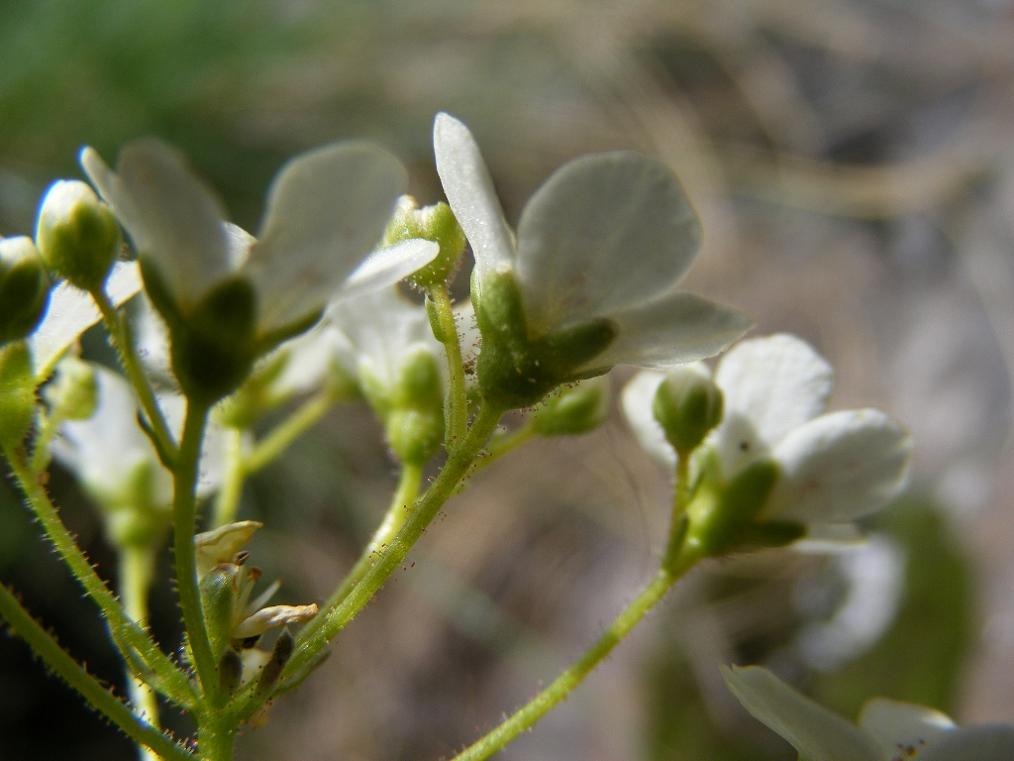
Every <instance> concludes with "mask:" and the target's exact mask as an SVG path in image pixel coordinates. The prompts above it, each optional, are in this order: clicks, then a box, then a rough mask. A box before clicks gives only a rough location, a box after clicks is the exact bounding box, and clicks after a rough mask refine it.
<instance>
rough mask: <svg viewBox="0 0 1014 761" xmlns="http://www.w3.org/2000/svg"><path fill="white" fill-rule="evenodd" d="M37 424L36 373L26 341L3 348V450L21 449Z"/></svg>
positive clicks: (0, 380)
mask: <svg viewBox="0 0 1014 761" xmlns="http://www.w3.org/2000/svg"><path fill="white" fill-rule="evenodd" d="M34 421H35V373H34V370H33V367H32V353H31V351H29V349H28V345H27V344H26V343H25V342H24V341H17V342H15V343H11V344H7V345H6V346H0V448H2V449H7V448H13V447H16V446H19V445H20V444H21V443H22V442H23V441H24V440H25V437H26V436H27V435H28V432H29V431H30V430H31V429H32V423H33V422H34Z"/></svg>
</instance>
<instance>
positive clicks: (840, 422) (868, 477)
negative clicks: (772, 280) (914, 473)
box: [623, 334, 911, 525]
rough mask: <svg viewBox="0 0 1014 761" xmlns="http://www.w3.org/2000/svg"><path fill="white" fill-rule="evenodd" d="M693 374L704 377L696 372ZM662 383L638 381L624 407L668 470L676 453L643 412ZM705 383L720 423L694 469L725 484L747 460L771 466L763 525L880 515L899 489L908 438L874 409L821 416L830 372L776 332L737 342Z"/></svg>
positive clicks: (648, 378) (647, 377)
mask: <svg viewBox="0 0 1014 761" xmlns="http://www.w3.org/2000/svg"><path fill="white" fill-rule="evenodd" d="M694 372H700V373H705V372H707V369H706V368H705V367H704V366H703V365H699V366H695V368H694ZM663 378H664V375H663V374H662V373H657V372H654V373H653V372H642V373H640V374H638V375H637V376H636V377H635V378H634V379H633V380H632V381H631V382H630V383H629V384H628V385H627V387H626V388H625V389H624V392H623V409H624V412H625V413H626V415H627V419H628V421H629V422H630V425H631V427H632V428H633V430H634V432H635V434H636V435H637V437H638V439H639V440H640V442H641V444H642V446H644V448H645V449H646V450H647V451H648V452H649V453H650V454H652V455H653V456H654V457H656V459H658V460H659V461H660V462H662V463H664V464H666V465H667V466H670V467H671V466H672V465H673V464H674V463H675V461H676V454H675V452H674V451H673V450H672V448H671V447H670V446H669V445H668V443H666V440H665V437H664V435H663V433H662V429H661V427H660V426H659V425H658V423H657V422H656V421H655V419H654V417H653V415H652V411H651V407H652V401H653V398H654V395H655V391H656V390H657V388H658V386H659V384H660V383H661V382H662V379H663ZM714 380H715V383H716V384H717V385H718V387H719V388H720V389H721V391H722V394H723V396H724V400H725V405H724V407H725V412H724V417H723V419H722V422H721V423H720V424H719V425H718V427H717V428H716V429H715V430H714V431H712V432H711V433H710V434H709V435H708V437H707V438H706V439H705V441H704V443H703V444H702V446H701V448H700V449H699V450H698V454H697V455H696V457H695V461H696V462H701V461H702V460H703V458H704V457H708V456H709V453H714V454H716V455H717V458H718V462H719V464H720V469H721V477H722V479H723V480H725V481H728V480H729V479H731V478H733V477H735V476H736V475H737V474H738V473H740V472H741V471H742V470H743V469H744V468H745V467H746V466H747V465H749V464H751V463H753V462H756V461H758V460H761V459H764V458H770V459H772V460H774V462H775V463H777V465H778V469H779V474H780V475H779V478H778V481H777V483H776V484H775V487H774V490H773V492H772V494H771V495H770V497H769V499H768V501H767V502H766V504H765V506H764V508H763V510H762V512H761V515H760V517H761V518H762V519H768V520H787V521H798V522H801V523H805V524H832V525H834V524H844V523H848V522H850V521H852V520H854V519H856V518H859V517H861V516H863V515H866V514H868V513H872V512H875V511H877V510H879V509H880V508H882V507H883V506H884V505H885V504H887V503H888V502H889V501H890V500H891V499H892V498H894V497H895V496H896V495H897V494H898V492H899V491H900V490H901V488H902V487H903V486H904V483H905V480H906V475H907V470H908V460H909V454H910V450H911V441H910V439H909V436H908V434H907V433H906V432H905V431H904V430H903V429H902V428H901V427H900V426H899V425H898V424H897V423H895V422H894V421H892V420H891V419H890V418H889V417H887V415H885V414H884V413H883V412H880V411H879V410H874V409H860V410H846V411H841V412H830V413H825V414H822V413H824V409H825V408H826V406H827V399H828V396H829V395H830V392H831V384H832V370H831V367H830V366H829V365H828V364H827V362H826V361H825V360H824V359H823V358H822V357H820V356H819V355H818V354H817V353H816V352H815V351H814V350H813V349H812V348H810V347H809V346H808V345H807V344H806V343H804V342H803V341H801V340H800V339H798V338H795V337H793V336H790V335H785V334H780V335H773V336H769V337H765V338H753V339H750V340H747V341H743V342H741V343H740V344H738V345H737V346H735V347H733V348H732V349H731V350H730V351H729V352H728V353H727V354H726V355H725V356H724V357H723V358H722V359H721V360H720V361H719V363H718V368H717V370H716V372H715V378H714Z"/></svg>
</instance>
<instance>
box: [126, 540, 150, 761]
mask: <svg viewBox="0 0 1014 761" xmlns="http://www.w3.org/2000/svg"><path fill="white" fill-rule="evenodd" d="M154 572H155V551H154V548H153V547H147V546H137V545H128V546H126V547H122V548H121V549H120V598H121V599H122V600H123V607H124V610H125V611H126V613H127V615H128V616H130V618H132V619H133V620H134V621H138V622H140V623H141V624H142V625H144V622H145V621H147V619H148V591H149V590H150V589H151V579H152V577H153V576H154ZM127 694H128V696H129V697H130V702H131V704H132V705H133V706H134V713H135V714H137V717H138V718H139V719H141V720H142V721H146V722H147V723H148V724H150V725H151V726H152V727H155V728H156V729H157V728H158V726H159V722H158V698H157V697H156V696H155V691H154V690H152V689H151V687H149V686H148V685H147V684H145V683H144V682H143V681H141V680H140V679H138V678H137V677H134V676H132V675H131V674H130V673H129V669H128V673H127ZM139 757H140V759H141V761H159V760H158V756H156V755H154V754H153V753H152V752H151V751H149V750H144V749H141V751H140V754H139Z"/></svg>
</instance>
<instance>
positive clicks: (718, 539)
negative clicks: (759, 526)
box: [687, 460, 780, 556]
mask: <svg viewBox="0 0 1014 761" xmlns="http://www.w3.org/2000/svg"><path fill="white" fill-rule="evenodd" d="M779 476H780V471H779V468H778V465H777V464H776V463H775V462H774V461H773V460H758V461H757V462H754V463H751V464H750V465H748V466H747V467H746V468H744V469H743V470H742V471H741V472H740V473H739V474H737V475H736V476H735V477H734V478H733V479H732V480H731V481H729V482H728V483H726V484H724V485H722V484H719V483H717V482H716V481H715V480H714V479H712V478H708V477H704V478H702V479H701V481H700V482H699V485H698V487H697V490H696V492H695V494H694V496H693V498H692V499H691V501H690V504H689V505H688V507H687V515H688V516H689V518H690V529H689V532H688V534H687V543H688V544H692V545H693V546H695V547H697V548H699V550H700V552H701V553H702V554H703V555H710V556H716V555H724V554H725V553H727V552H729V551H730V550H732V549H734V548H735V546H736V545H738V544H739V543H740V542H741V541H742V540H743V538H744V536H745V535H746V534H747V533H748V532H752V531H753V525H754V523H755V521H756V519H757V516H758V515H759V514H760V511H761V510H762V509H763V507H764V504H765V502H767V499H768V497H769V496H770V495H771V491H772V489H774V486H775V484H776V483H777V481H778V478H779Z"/></svg>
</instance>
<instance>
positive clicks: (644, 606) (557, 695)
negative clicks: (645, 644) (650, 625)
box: [451, 458, 701, 761]
mask: <svg viewBox="0 0 1014 761" xmlns="http://www.w3.org/2000/svg"><path fill="white" fill-rule="evenodd" d="M687 459H688V458H681V462H686V461H687ZM687 477H688V469H687V468H686V466H684V467H683V468H682V469H680V470H679V480H678V482H677V484H676V490H675V496H674V499H673V521H672V522H673V525H672V526H670V531H669V539H668V541H667V543H666V547H665V552H664V553H663V554H662V561H661V563H660V565H659V569H658V572H657V573H656V574H655V577H654V578H653V579H652V580H651V582H650V583H649V584H648V585H647V586H646V587H644V589H642V590H641V592H640V594H638V595H637V597H635V598H634V599H633V601H631V603H630V604H629V605H627V607H626V608H624V609H623V611H622V612H621V613H620V614H619V615H618V616H617V617H616V618H615V619H614V620H613V622H612V624H610V625H609V628H608V629H606V631H605V633H603V634H602V636H600V637H599V638H598V639H597V640H596V641H595V644H593V645H592V646H591V647H590V648H589V649H588V650H586V651H585V653H584V655H582V656H581V657H580V658H578V660H577V661H575V662H574V663H573V665H571V666H570V667H569V668H568V669H566V670H565V671H564V672H563V673H562V674H560V675H559V676H558V677H557V678H556V679H554V680H553V682H552V683H551V684H550V685H549V686H548V687H546V688H545V689H544V690H542V691H541V692H539V694H538V695H536V696H535V697H534V698H532V699H531V700H530V701H528V702H527V703H526V704H525V705H524V706H522V707H521V708H520V709H518V710H517V711H515V712H514V713H513V714H512V715H511V716H509V717H508V718H507V719H505V720H504V721H503V722H501V723H500V725H499V726H497V727H496V728H495V729H493V730H492V731H490V732H489V733H487V734H486V735H485V736H483V737H481V738H480V739H479V740H477V741H476V742H475V743H473V744H472V745H470V746H468V747H467V748H466V749H465V750H463V751H462V752H461V753H459V754H458V755H456V756H455V757H454V758H453V759H451V761H482V759H486V758H489V757H490V756H492V755H493V754H495V753H498V752H500V751H501V750H503V749H504V748H505V747H506V746H507V745H508V744H510V743H511V742H512V741H513V740H515V739H516V738H517V737H518V736H519V735H521V734H522V733H524V732H527V731H528V730H530V729H531V728H532V727H533V726H535V724H536V722H538V721H539V719H541V718H542V717H543V716H545V715H546V714H547V713H549V712H550V711H551V710H552V709H553V708H555V707H556V706H557V705H558V704H559V703H560V702H561V701H563V700H565V699H566V698H567V697H568V696H569V695H570V693H571V692H573V691H574V689H575V688H576V687H577V686H578V685H580V684H581V683H582V682H583V681H584V679H585V677H587V676H588V675H589V674H590V673H591V672H592V671H593V670H594V669H595V667H596V666H598V665H599V664H600V663H601V662H602V661H603V660H604V659H605V658H606V657H607V656H608V655H609V654H610V653H611V652H612V651H613V649H614V648H615V647H616V646H617V645H618V644H620V642H622V641H623V639H624V638H625V637H626V636H627V635H628V634H630V632H631V631H633V629H634V627H635V626H637V625H638V624H639V623H640V622H641V621H642V620H643V619H644V617H645V616H646V615H647V614H648V612H649V611H651V610H652V609H653V608H654V607H655V606H656V605H658V603H659V602H660V601H661V600H662V598H663V597H665V595H666V593H667V592H668V591H669V590H670V589H672V586H673V584H675V583H676V582H677V581H678V580H679V579H680V578H681V577H682V576H683V575H684V574H685V573H686V572H687V571H689V570H690V569H691V568H693V566H694V565H696V563H697V561H699V560H700V559H701V555H700V554H699V552H698V551H697V550H696V548H692V547H690V546H688V545H687V544H685V543H684V541H683V540H684V538H685V536H686V531H687V522H686V520H685V518H684V517H683V512H684V510H685V509H686V501H687V499H688V498H689V489H688V488H687V483H686V481H687Z"/></svg>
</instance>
